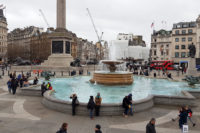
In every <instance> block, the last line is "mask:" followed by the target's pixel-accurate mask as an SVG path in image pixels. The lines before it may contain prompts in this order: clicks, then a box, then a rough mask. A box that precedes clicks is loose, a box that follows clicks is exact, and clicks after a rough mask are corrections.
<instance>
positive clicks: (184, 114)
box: [179, 107, 188, 129]
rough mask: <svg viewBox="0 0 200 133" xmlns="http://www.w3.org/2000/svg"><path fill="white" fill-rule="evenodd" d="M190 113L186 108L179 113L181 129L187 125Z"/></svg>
mask: <svg viewBox="0 0 200 133" xmlns="http://www.w3.org/2000/svg"><path fill="white" fill-rule="evenodd" d="M187 117H188V113H187V111H186V110H185V108H184V107H182V108H181V109H180V112H179V128H180V129H182V128H183V125H184V124H187Z"/></svg>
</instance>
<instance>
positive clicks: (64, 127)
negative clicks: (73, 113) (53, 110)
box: [56, 123, 68, 133]
mask: <svg viewBox="0 0 200 133" xmlns="http://www.w3.org/2000/svg"><path fill="white" fill-rule="evenodd" d="M67 126H68V124H67V123H63V124H62V127H61V128H60V130H58V131H57V132H56V133H67Z"/></svg>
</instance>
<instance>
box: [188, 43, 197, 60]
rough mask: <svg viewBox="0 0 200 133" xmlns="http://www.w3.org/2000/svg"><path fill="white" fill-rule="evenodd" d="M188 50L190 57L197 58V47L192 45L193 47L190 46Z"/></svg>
mask: <svg viewBox="0 0 200 133" xmlns="http://www.w3.org/2000/svg"><path fill="white" fill-rule="evenodd" d="M188 49H189V50H190V51H189V57H191V58H195V55H196V47H195V45H194V44H193V43H192V44H191V45H189V47H188Z"/></svg>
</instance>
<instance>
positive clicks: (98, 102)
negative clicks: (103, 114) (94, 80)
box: [95, 93, 102, 116]
mask: <svg viewBox="0 0 200 133" xmlns="http://www.w3.org/2000/svg"><path fill="white" fill-rule="evenodd" d="M101 101H102V98H101V96H100V93H98V94H97V96H96V97H95V112H96V116H99V112H100V107H101Z"/></svg>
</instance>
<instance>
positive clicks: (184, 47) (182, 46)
mask: <svg viewBox="0 0 200 133" xmlns="http://www.w3.org/2000/svg"><path fill="white" fill-rule="evenodd" d="M175 49H180V47H179V45H176V46H175ZM181 49H186V46H185V45H181Z"/></svg>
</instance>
